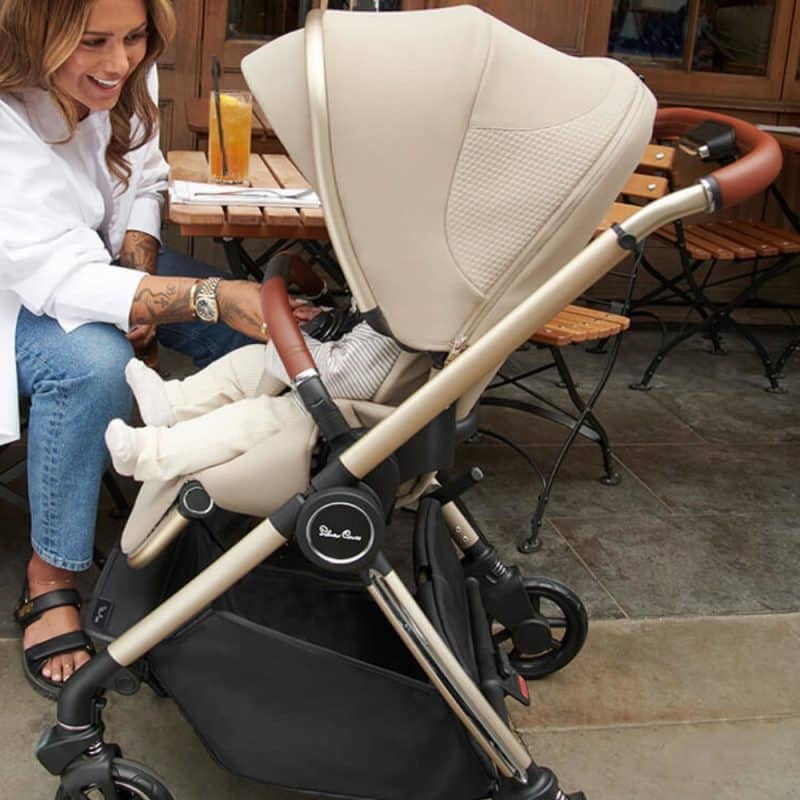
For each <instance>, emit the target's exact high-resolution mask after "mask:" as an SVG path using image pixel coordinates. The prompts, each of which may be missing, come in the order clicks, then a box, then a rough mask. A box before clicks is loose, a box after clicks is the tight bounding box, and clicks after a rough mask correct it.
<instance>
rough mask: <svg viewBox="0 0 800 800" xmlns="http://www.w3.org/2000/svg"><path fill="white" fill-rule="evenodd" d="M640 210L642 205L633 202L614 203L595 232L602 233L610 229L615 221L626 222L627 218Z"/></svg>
mask: <svg viewBox="0 0 800 800" xmlns="http://www.w3.org/2000/svg"><path fill="white" fill-rule="evenodd" d="M640 210H641V206H635V205H632V204H631V203H612V204H611V208H609V209H608V211H606V213H605V214H604V215H603V219H602V220H601V221H600V224H599V225H598V226H597V230H596V231H595V233H602V232H603V231H605V230H608V229H609V228H610V227H611V226H612V225H613V224H614V223H617V224H619V223H620V222H625V220H626V219H628V218H629V217H632V216H633V215H634V214H635V213H636V212H637V211H640Z"/></svg>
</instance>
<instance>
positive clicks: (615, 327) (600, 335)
mask: <svg viewBox="0 0 800 800" xmlns="http://www.w3.org/2000/svg"><path fill="white" fill-rule="evenodd" d="M674 160H675V149H674V148H672V147H662V146H660V145H650V146H649V147H648V148H647V151H646V153H645V154H644V156H643V158H642V160H641V161H640V163H639V167H638V169H637V171H636V172H635V173H634V174H633V175H631V177H630V178H629V179H628V181H627V183H626V184H625V186H624V188H623V190H622V192H621V193H620V196H619V198H618V200H617V202H615V203H613V204H612V206H611V207H610V208H609V210H608V212H607V213H606V214H605V216H604V218H603V220H602V222H601V223H600V225H599V226H598V229H597V233H600V232H601V231H604V230H606V229H607V228H610V227H612V226H613V225H615V224H619V223H621V222H624V221H625V220H626V219H627V218H628V217H630V216H631V215H632V214H634V213H635V212H636V211H637V210H638V209H639V208H640V207H641V206H642V205H645V204H647V203H648V202H650V201H652V200H656V199H658V198H660V197H663V196H664V195H665V194H666V193H667V192H668V191H669V182H668V180H667V177H666V176H667V172H668V170H671V169H672V166H673V163H674ZM643 257H644V252H643V251H641V250H640V251H637V252H636V253H635V254H633V258H632V262H631V263H630V265H629V267H628V268H627V271H626V268H625V267H624V266H622V267H620V268H619V269H617V270H615V271H612V273H611V274H612V275H615V276H617V277H619V278H622V279H624V280H625V281H626V290H625V293H624V298H623V300H622V301H620V302H617V303H605V304H603V305H605V306H607V307H606V308H603V309H595V308H591V307H589V306H588V303H590V302H593V303H594V304H595V305H596V304H598V302H599V301H597V300H595V301H589V300H584V301H583V302H582V303H581V305H568V306H567V307H566V308H564V309H563V310H562V311H561V312H559V313H558V314H557V315H556V316H555V317H553V319H551V320H550V321H549V322H548V323H547V324H546V325H544V326H543V327H542V328H540V329H539V330H538V331H536V333H534V334H533V336H531V338H530V343H531V344H532V345H534V346H536V347H537V348H540V349H542V350H547V351H548V352H549V355H550V358H551V361H549V362H547V363H545V364H542V365H540V366H537V367H535V368H533V369H530V370H528V371H527V372H524V373H522V374H516V375H511V374H509V373H508V372H507V371H506V370H501V371H500V372H499V373H498V376H497V379H496V380H495V381H494V382H493V383H492V384H491V385H490V386H489V387H488V388H487V390H486V393H485V394H484V395H483V397H482V398H481V404H482V405H486V406H504V407H506V408H512V409H514V410H517V411H523V412H526V413H529V414H534V415H536V416H538V417H542V418H544V419H547V420H549V421H551V422H554V423H556V424H559V425H562V426H564V427H566V428H567V435H566V438H565V439H564V441H563V443H562V445H561V447H560V449H559V452H558V454H557V456H556V458H555V461H554V462H553V464H552V466H551V467H550V469H549V470H548V471H547V473H546V474H545V473H543V472H542V471H541V470H540V469H539V467H538V466H537V465H536V464H535V463H534V462H533V461H532V460H531V459H530V458H529V456H528V455H527V453H525V452H524V451H523V450H522V449H521V448H519V447H518V446H517V445H516V444H515V443H514V442H512V441H510V440H509V439H507V438H506V437H504V436H500V435H499V434H497V433H494V432H491V431H488V430H486V429H481V431H480V432H481V434H483V435H485V436H489V437H491V438H495V439H498V440H499V441H502V442H504V443H505V444H507V445H509V446H510V447H512V448H513V449H514V450H515V451H516V452H518V453H519V454H520V455H521V456H522V457H523V458H525V460H526V461H528V463H529V464H530V465H531V467H532V468H533V469H534V470H535V472H536V474H537V475H538V477H539V481H540V485H541V488H540V492H539V496H538V499H537V502H536V506H535V508H534V511H533V514H532V517H531V522H530V534H529V536H528V537H527V538H526V539H524V540H523V541H522V542H520V544H519V549H520V550H521V551H522V552H523V553H529V552H532V551H534V550H537V549H538V548H539V547H540V546H541V541H540V539H539V530H540V528H541V524H542V519H543V517H544V513H545V509H546V507H547V503H548V501H549V499H550V492H551V490H552V486H553V483H554V482H555V479H556V476H557V475H558V472H559V470H560V468H561V465H562V463H563V461H564V458H565V457H566V455H567V453H568V451H569V449H570V447H571V446H572V443H573V442H574V441H575V439H576V438H577V437H578V436H583V437H584V438H587V439H589V440H590V441H593V442H595V443H596V444H597V445H598V447H599V448H600V451H601V455H602V459H603V468H604V475H603V476H602V477H601V478H600V481H601V483H603V484H604V485H606V486H614V485H616V484H618V483H619V482H620V475H619V473H617V471H616V470H615V469H614V459H613V455H612V451H611V444H610V442H609V438H608V434H607V433H606V431H605V428H604V427H603V425H602V424H601V423H600V421H599V420H598V419H597V416H596V415H595V413H594V406H595V404H596V403H597V401H598V399H599V398H600V394H601V393H602V391H603V389H604V388H605V385H606V383H607V382H608V379H609V378H610V376H611V372H612V370H613V368H614V363H615V362H616V358H617V354H618V352H619V347H620V344H621V341H622V333H623V332H624V331H626V330H627V329H628V328H629V326H630V319H629V317H628V316H627V313H628V308H629V306H630V303H631V298H632V296H633V289H634V286H635V282H636V275H637V271H638V267H639V264H640V262H641V261H642V259H643ZM589 343H597V344H599V345H601V347H600V348H598V350H599V351H600V352H602V350H603V349H605V345H606V344H607V343H609V346H608V352H607V356H606V360H605V364H604V366H603V368H602V371H601V374H600V377H599V379H598V380H597V382H596V384H595V385H594V387H593V388H592V389H591V391H590V392H589V393H588V395H586V396H585V397H584V396H582V395H581V393H580V392H579V391H578V387H577V386H576V384H575V381H574V379H573V377H572V373H571V372H570V369H569V366H568V364H567V359H566V358H565V355H564V352H565V350H566V348H567V347H568V346H570V345H586V344H589ZM553 368H555V369H556V370H557V372H558V375H559V379H560V382H561V384H562V385H563V386H564V388H565V389H566V391H567V395H568V397H569V399H570V401H571V403H572V408H562V407H560V406H557V405H555V404H554V403H552V402H551V401H550V400H548V399H547V398H545V397H543V396H542V395H541V394H540V393H538V392H537V391H536V390H535V389H533V388H532V387H531V386H530V385H529V384H528V383H526V381H527V379H528V378H531V377H533V376H534V375H537V374H540V373H542V372H544V371H546V370H550V369H553ZM509 385H513V386H515V387H517V388H518V389H520V390H522V391H523V392H524V393H525V394H527V395H528V396H529V397H530V398H531V400H520V399H515V398H508V397H499V396H496V395H494V394H493V393H492V392H493V390H496V389H499V388H501V387H504V386H509Z"/></svg>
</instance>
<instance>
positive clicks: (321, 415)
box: [297, 375, 355, 445]
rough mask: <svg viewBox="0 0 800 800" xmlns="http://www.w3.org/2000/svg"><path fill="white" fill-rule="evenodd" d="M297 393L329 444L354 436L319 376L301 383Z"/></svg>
mask: <svg viewBox="0 0 800 800" xmlns="http://www.w3.org/2000/svg"><path fill="white" fill-rule="evenodd" d="M297 393H298V394H299V395H300V399H301V400H302V401H303V405H304V406H305V408H306V410H307V411H308V413H309V414H311V418H312V419H313V420H314V422H315V423H316V424H317V427H318V428H319V430H320V433H321V434H322V435H323V436H324V437H325V441H326V442H328V444H330V445H333V443H334V441H336V440H341V438H342V437H347V436H350V435H352V430H351V428H350V426H349V425H348V424H347V420H346V419H345V418H344V415H343V414H342V412H341V411H340V410H339V407H338V406H337V405H336V403H334V402H333V399H332V398H331V396H330V393H329V392H328V390H327V388H326V387H325V384H324V383H323V382H322V380H321V378H320V377H319V376H318V375H317V376H314V377H311V378H307V379H306V380H304V381H302V382H301V383H299V384H298V385H297ZM353 438H355V437H353Z"/></svg>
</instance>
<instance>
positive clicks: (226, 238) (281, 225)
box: [167, 150, 338, 277]
mask: <svg viewBox="0 0 800 800" xmlns="http://www.w3.org/2000/svg"><path fill="white" fill-rule="evenodd" d="M167 161H168V162H169V167H170V180H171V181H172V180H184V181H200V182H207V181H208V179H209V177H208V175H209V173H208V160H207V159H206V154H205V153H202V152H199V151H194V150H192V151H188V150H172V151H170V152H169V153H168V154H167ZM250 184H251V185H252V186H256V187H259V188H267V189H276V188H286V189H307V188H309V184H308V181H307V180H306V179H305V178H304V177H303V175H302V174H301V173H300V170H298V169H297V167H296V166H295V165H294V164H293V163H292V161H291V160H290V159H289V157H288V156H286V155H284V154H276V153H264V154H253V155H251V156H250ZM167 219H168V220H169V221H170V222H172V223H174V224H175V225H179V226H180V231H181V235H183V236H209V237H212V238H215V239H220V240H221V241H222V243H223V245H224V247H225V254H226V256H227V258H228V262H229V264H230V268H231V271H232V272H233V273H234V274H235V275H237V276H239V277H242V276H246V275H247V274H250V275H252V276H254V277H260V270H261V266H262V265H263V263H266V261H267V260H268V258H269V256H270V255H271V254H272V253H273V252H274V251H275V250H277V249H279V248H280V247H285V246H286V245H287V242H297V243H299V244H300V245H301V246H302V247H303V248H304V249H305V250H306V251H307V252H308V253H309V254H311V255H312V257H313V258H314V259H315V260H318V261H320V262H321V263H322V265H323V267H325V269H327V270H329V271H331V272H332V274H334V275H335V274H336V273H338V265H335V262H334V261H333V260H332V258H331V257H330V255H329V251H328V249H327V248H326V247H324V245H323V243H325V242H327V241H328V238H329V237H328V231H327V229H326V227H325V218H324V216H323V214H322V209H319V208H301V209H296V208H277V207H272V208H270V207H269V206H264V207H260V206H198V205H188V204H171V205H169V206H168V209H167ZM244 239H264V240H277V241H273V243H272V244H271V245H269V246H268V247H267V249H266V251H265V253H264V254H262V256H260V257H259V258H257V259H252V258H251V257H250V256H249V255H248V254H247V252H246V251H245V250H244V248H243V247H242V246H241V245H242V240H244Z"/></svg>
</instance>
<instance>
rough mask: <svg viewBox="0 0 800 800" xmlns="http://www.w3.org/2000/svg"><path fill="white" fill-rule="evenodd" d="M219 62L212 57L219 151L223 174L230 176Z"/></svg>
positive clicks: (212, 78)
mask: <svg viewBox="0 0 800 800" xmlns="http://www.w3.org/2000/svg"><path fill="white" fill-rule="evenodd" d="M219 73H220V67H219V60H218V59H217V57H216V56H214V55H212V56H211V80H212V81H213V83H214V103H215V104H216V106H217V133H218V134H219V149H220V152H221V153H222V174H223V176H227V175H228V156H227V155H226V153H225V137H224V136H223V134H222V109H221V107H220V102H219Z"/></svg>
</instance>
